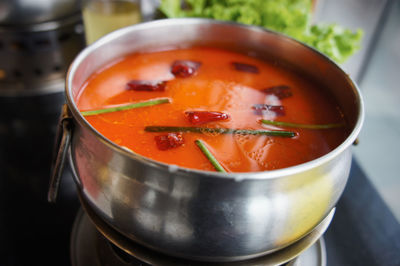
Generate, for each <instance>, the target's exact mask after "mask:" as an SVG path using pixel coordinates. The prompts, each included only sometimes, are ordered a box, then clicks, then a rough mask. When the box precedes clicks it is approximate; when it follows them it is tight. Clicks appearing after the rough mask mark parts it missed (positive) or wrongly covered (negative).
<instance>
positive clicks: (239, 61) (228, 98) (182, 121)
mask: <svg viewBox="0 0 400 266" xmlns="http://www.w3.org/2000/svg"><path fill="white" fill-rule="evenodd" d="M165 98H166V99H165ZM160 99H161V103H159V104H154V105H151V106H142V107H139V108H134V109H127V110H120V111H115V110H114V111H112V112H108V113H101V114H94V115H93V114H90V115H89V114H88V113H85V111H92V110H101V109H105V108H110V107H115V106H120V105H124V104H128V103H140V102H146V101H149V100H160ZM163 99H164V100H163ZM76 101H77V104H78V108H79V110H80V111H81V112H82V113H83V114H84V116H85V118H86V119H87V121H88V122H89V123H90V124H91V125H92V126H93V127H94V128H95V129H97V130H98V131H99V132H100V133H101V134H102V135H104V136H105V137H106V138H108V139H109V140H111V141H112V142H114V143H116V144H118V145H120V146H124V147H126V148H129V149H130V150H132V151H133V152H135V153H138V154H140V155H143V156H145V157H148V158H151V159H154V160H157V161H160V162H163V163H167V164H174V165H179V166H182V167H187V168H194V169H201V170H209V171H215V168H214V166H213V164H211V162H210V160H209V159H208V157H206V156H205V154H204V152H203V151H202V150H201V149H200V148H199V146H198V145H197V144H196V143H195V142H196V140H201V141H202V143H203V144H204V145H205V147H206V148H207V149H208V150H209V152H210V153H211V154H212V155H213V156H214V157H215V159H216V160H217V161H218V162H219V163H220V165H221V166H222V167H223V168H224V169H225V170H226V171H227V172H252V171H264V170H273V169H279V168H284V167H289V166H293V165H297V164H301V163H304V162H307V161H310V160H313V159H315V158H318V157H320V156H322V155H324V154H326V153H328V152H329V151H331V150H332V149H334V148H335V147H337V146H338V145H339V144H340V143H341V142H343V140H344V139H345V138H346V136H347V133H348V130H347V129H346V125H345V119H344V117H343V115H342V112H341V111H340V109H339V107H338V105H337V103H336V102H335V101H334V100H333V97H331V96H330V95H328V94H327V93H326V92H325V91H324V90H323V89H321V88H319V87H317V86H316V85H315V84H313V83H310V82H309V81H307V80H306V79H303V78H302V77H301V76H299V75H298V74H296V73H293V72H291V71H289V70H286V69H283V68H280V67H277V66H276V65H274V64H271V63H269V62H265V61H261V60H259V59H256V58H253V57H249V56H246V55H243V54H238V53H234V52H230V51H226V50H220V49H214V48H190V49H179V50H169V51H160V52H151V53H137V54H132V55H129V56H126V57H125V58H123V59H121V60H119V61H117V62H114V63H113V64H111V65H108V66H107V67H105V68H103V69H100V70H99V71H98V72H97V73H95V74H93V75H92V76H91V77H90V78H89V79H88V80H87V82H86V83H85V84H84V88H82V90H81V93H80V95H79V96H78V98H77V99H76ZM162 101H164V102H162ZM165 101H167V102H165ZM263 121H264V123H263ZM268 121H274V122H272V123H275V122H286V123H292V124H289V125H288V124H278V125H271V124H270V123H271V122H268ZM266 123H267V124H266ZM149 127H150V128H149ZM159 127H173V128H172V129H171V128H167V129H165V128H159ZM309 127H310V128H309ZM216 129H218V130H219V129H222V130H220V131H223V132H220V131H218V130H216ZM163 130H165V131H163ZM235 130H239V131H235ZM240 130H242V131H240ZM254 130H256V131H254ZM153 131H160V132H153ZM265 131H274V132H273V133H272V134H274V133H276V132H275V131H279V132H280V131H285V132H289V133H287V134H288V135H285V136H279V135H278V136H276V135H263V134H264V133H263V134H258V133H260V132H265ZM257 132H258V133H257ZM265 134H266V133H265ZM278 134H279V133H278Z"/></svg>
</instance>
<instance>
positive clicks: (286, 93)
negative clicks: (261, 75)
mask: <svg viewBox="0 0 400 266" xmlns="http://www.w3.org/2000/svg"><path fill="white" fill-rule="evenodd" d="M262 91H263V92H265V93H266V94H272V95H275V96H276V97H278V98H279V99H284V98H288V97H290V96H292V95H293V94H292V92H291V91H290V87H289V86H286V85H279V86H274V87H270V88H266V89H263V90H262Z"/></svg>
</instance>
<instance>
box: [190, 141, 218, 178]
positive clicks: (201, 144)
mask: <svg viewBox="0 0 400 266" xmlns="http://www.w3.org/2000/svg"><path fill="white" fill-rule="evenodd" d="M195 143H196V145H197V146H198V147H199V148H200V150H201V151H202V152H203V154H204V155H205V156H206V157H207V159H208V160H209V161H210V163H211V164H212V165H213V166H214V168H215V170H217V171H218V172H224V173H226V171H225V169H224V168H223V167H222V165H221V164H220V163H219V162H218V161H217V159H215V157H214V155H212V153H211V152H210V151H209V150H208V149H207V147H206V145H205V144H204V142H203V141H201V140H199V139H197V140H196V141H195Z"/></svg>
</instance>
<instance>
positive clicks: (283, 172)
mask: <svg viewBox="0 0 400 266" xmlns="http://www.w3.org/2000/svg"><path fill="white" fill-rule="evenodd" d="M196 24H217V25H227V26H233V27H238V28H243V29H246V30H251V31H258V32H267V33H269V34H273V35H275V36H277V38H283V39H286V40H288V41H290V42H292V43H295V44H296V45H301V46H303V47H305V48H306V49H308V50H311V52H313V53H314V54H316V56H319V57H321V58H322V59H323V60H325V61H327V62H328V63H329V64H330V65H332V67H333V68H336V70H338V71H339V72H340V73H342V74H343V75H344V77H345V78H346V79H347V82H348V83H349V84H350V85H351V87H353V90H354V92H355V94H356V95H355V96H356V100H357V104H358V105H359V108H358V117H357V122H356V123H355V125H354V128H353V130H352V132H351V133H350V134H349V135H348V137H347V138H346V139H345V140H344V141H343V142H342V143H341V144H340V145H339V146H337V147H336V148H335V149H333V150H332V151H330V152H329V153H327V154H325V155H323V156H321V157H318V158H316V159H314V160H312V161H308V162H305V163H302V164H298V165H294V166H290V167H286V168H281V169H276V170H267V171H259V172H234V173H221V172H212V171H204V170H198V169H192V168H186V167H181V166H177V165H171V164H167V163H163V162H159V161H156V160H153V159H150V158H147V157H145V156H142V155H140V154H138V153H135V152H134V151H131V150H129V149H126V148H124V147H122V146H119V145H117V144H115V143H114V142H112V141H111V140H109V139H107V138H106V137H104V136H103V135H102V134H100V133H99V132H98V131H97V130H96V129H95V128H94V127H93V126H92V125H90V124H89V123H88V122H87V120H86V119H85V118H84V117H83V115H82V114H81V113H80V112H79V110H78V108H77V106H76V104H75V100H74V98H73V95H72V80H73V77H74V75H75V72H76V71H77V69H78V66H79V64H80V63H81V62H82V61H83V60H84V59H85V58H86V57H87V56H88V55H89V54H91V53H92V52H93V51H95V50H96V49H98V48H99V47H101V46H102V45H104V44H106V43H108V42H110V41H113V40H115V39H118V38H120V37H121V36H124V35H125V34H128V33H129V32H132V31H135V30H150V29H152V28H154V27H158V26H161V25H162V26H166V25H180V26H183V27H184V26H185V25H196ZM65 94H66V100H67V104H68V107H69V109H70V111H71V113H72V116H73V117H74V119H76V120H77V122H78V123H79V124H80V125H81V126H83V127H85V128H86V129H89V130H90V131H92V133H94V134H95V136H96V137H97V138H98V139H99V140H100V141H101V142H102V143H104V144H105V145H107V146H108V147H109V148H110V149H112V150H113V151H114V152H118V153H120V154H122V155H124V156H128V157H130V158H131V159H134V160H139V161H141V162H142V163H144V164H147V165H149V166H151V167H154V168H158V169H162V170H166V171H169V172H171V173H181V174H185V175H189V176H190V174H197V175H203V176H207V177H212V178H223V179H234V180H235V181H242V180H264V179H274V178H281V177H284V176H290V175H294V174H298V173H301V172H304V171H308V170H310V169H312V168H316V167H318V166H320V165H322V164H324V163H326V162H328V161H330V160H332V159H333V158H335V157H336V156H338V155H339V154H340V153H342V152H343V151H345V150H346V149H347V148H348V147H349V146H351V145H352V144H353V143H354V141H355V140H356V138H357V137H358V134H359V133H360V131H361V127H362V125H363V122H364V101H363V99H362V96H361V91H360V89H359V88H358V86H357V84H356V83H355V82H354V81H353V79H352V78H351V77H350V76H349V75H348V74H346V73H345V72H344V70H343V69H342V68H341V67H340V66H339V65H338V64H337V63H335V62H334V61H333V60H331V59H330V58H329V57H327V56H326V55H324V54H322V53H321V52H319V51H317V50H316V49H314V48H312V47H310V46H309V45H307V44H304V43H302V42H300V41H298V40H295V39H294V38H292V37H290V36H287V35H285V34H282V33H278V32H275V31H272V30H269V29H265V28H262V27H258V26H252V25H244V24H240V23H236V22H231V21H229V22H227V21H218V20H213V19H204V18H176V19H175V18H174V19H160V20H155V21H150V22H144V23H139V24H135V25H131V26H128V27H124V28H121V29H118V30H116V31H114V32H111V33H109V34H107V35H105V36H103V37H101V38H100V39H98V40H97V41H95V42H94V43H93V44H91V45H89V46H87V47H86V48H85V49H83V50H82V51H81V52H80V53H79V54H78V56H77V57H76V58H75V59H74V60H73V62H72V63H71V65H70V67H69V68H68V72H67V78H66V87H65Z"/></svg>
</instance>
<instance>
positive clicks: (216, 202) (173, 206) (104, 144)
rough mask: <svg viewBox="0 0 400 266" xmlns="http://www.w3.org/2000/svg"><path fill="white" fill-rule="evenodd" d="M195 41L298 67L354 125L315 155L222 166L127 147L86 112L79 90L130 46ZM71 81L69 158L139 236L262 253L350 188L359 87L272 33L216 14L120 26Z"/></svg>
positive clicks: (176, 252)
mask: <svg viewBox="0 0 400 266" xmlns="http://www.w3.org/2000/svg"><path fill="white" fill-rule="evenodd" d="M171 36H173V38H171ZM193 45H207V46H214V47H221V48H225V49H231V50H233V51H237V52H242V53H246V54H248V55H251V56H257V57H259V58H262V59H267V60H273V61H274V62H275V63H276V64H279V65H285V66H287V67H290V68H293V69H295V70H296V71H298V72H299V73H300V74H301V75H304V76H305V77H307V78H310V79H312V80H313V81H315V82H317V83H319V84H320V85H321V88H325V89H327V90H329V91H330V92H331V94H332V95H333V97H335V98H336V99H337V101H338V103H339V104H340V105H341V107H342V110H343V112H344V114H345V116H346V117H347V119H348V122H349V124H350V125H352V126H353V130H352V131H351V132H350V134H349V136H348V138H347V139H346V140H345V141H344V142H343V143H342V144H341V145H340V146H339V147H337V148H336V149H335V150H333V151H331V152H330V153H328V154H327V155H325V156H323V157H320V158H318V159H316V160H313V161H310V162H308V163H305V164H301V165H298V166H294V167H289V168H285V169H280V170H274V171H266V172H255V173H230V174H224V173H216V172H207V171H199V170H192V169H186V168H181V167H176V166H171V165H166V164H163V163H160V162H156V161H153V160H151V159H148V158H144V157H142V156H140V155H138V154H135V153H132V152H130V151H127V150H124V149H123V148H121V147H119V146H117V145H116V144H114V143H112V142H110V141H109V140H107V139H105V138H104V137H103V136H101V135H100V134H99V133H98V132H97V131H96V130H95V129H94V128H92V127H91V126H90V125H89V124H88V123H87V122H86V120H85V119H84V118H83V116H81V114H80V113H79V111H78V109H77V107H76V104H75V102H74V99H75V97H76V96H77V95H78V94H79V91H80V89H81V87H82V84H83V83H84V82H85V81H86V79H87V78H88V77H89V76H90V75H91V74H92V73H93V72H95V71H96V70H97V69H99V68H100V67H102V66H104V65H105V64H107V63H109V62H111V61H113V60H115V59H117V58H120V57H121V56H123V55H125V54H128V53H132V52H137V51H152V50H160V49H168V48H176V47H187V46H193ZM66 86H67V88H66V96H67V103H68V106H69V108H70V111H71V114H72V116H73V120H74V130H73V136H72V144H71V155H72V160H71V165H73V167H74V168H75V172H76V174H77V178H78V179H79V182H80V183H81V186H80V190H81V191H82V194H83V196H84V198H85V199H86V200H87V201H88V203H89V205H90V206H91V208H93V209H94V210H95V212H96V213H97V214H98V215H99V216H100V217H102V218H103V219H104V220H105V221H106V222H107V223H109V224H110V225H111V226H113V227H114V228H115V229H117V230H118V231H119V232H121V233H122V234H124V235H125V236H127V237H128V238H131V239H132V240H134V241H137V242H138V243H140V244H143V245H145V246H147V247H150V248H152V249H155V250H158V251H161V252H164V253H167V254H170V255H173V256H178V257H184V258H189V259H196V260H208V261H232V260H238V259H248V258H251V257H257V256H261V255H264V254H267V253H271V252H273V251H276V250H278V249H281V248H284V247H286V246H288V245H290V244H292V243H294V242H296V241H297V240H299V239H300V238H302V237H304V236H305V235H307V234H308V233H309V232H311V231H312V229H313V228H314V227H316V226H317V225H318V224H319V223H320V222H321V221H322V220H323V219H324V218H325V217H326V216H327V215H328V214H329V212H330V211H331V210H332V208H334V206H335V204H336V202H337V201H338V199H339V198H340V196H341V194H342V192H343V189H344V187H345V185H346V181H347V178H348V175H349V170H350V165H351V144H352V143H353V142H354V140H355V139H356V137H357V135H358V133H359V131H360V129H361V126H362V122H363V102H362V98H361V96H360V92H359V90H358V88H357V86H356V85H355V84H354V83H353V82H352V80H351V79H350V78H349V77H348V76H347V75H346V74H345V73H344V72H343V71H342V70H341V69H340V68H339V67H338V66H337V65H335V64H334V63H333V62H332V61H330V60H329V59H327V58H326V57H325V56H323V55H321V54H319V53H318V52H316V51H315V50H313V49H311V48H309V47H306V46H304V45H303V44H301V43H299V42H297V41H295V40H293V39H290V38H288V37H285V36H282V35H279V34H277V33H274V32H270V31H266V30H263V29H260V28H256V27H249V26H242V25H238V24H233V23H226V22H216V21H212V20H203V19H174V20H159V21H155V22H150V23H144V24H139V25H135V26H132V27H128V28H124V29H121V30H118V31H116V32H113V33H111V34H109V35H107V36H105V37H103V38H102V39H100V40H99V41H97V42H95V43H94V44H92V45H90V46H89V47H88V48H86V49H85V50H83V51H82V52H81V53H80V55H78V57H77V58H76V59H75V60H74V62H73V63H72V65H71V67H70V69H69V72H68V75H67V83H66Z"/></svg>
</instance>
